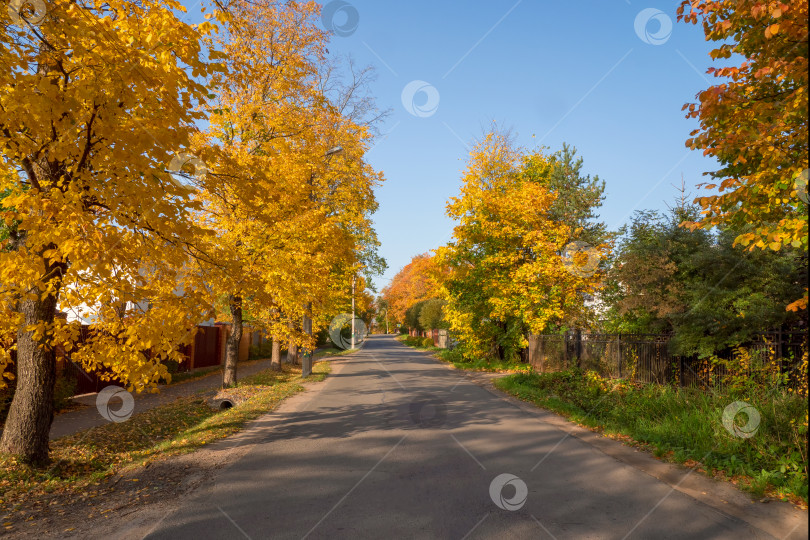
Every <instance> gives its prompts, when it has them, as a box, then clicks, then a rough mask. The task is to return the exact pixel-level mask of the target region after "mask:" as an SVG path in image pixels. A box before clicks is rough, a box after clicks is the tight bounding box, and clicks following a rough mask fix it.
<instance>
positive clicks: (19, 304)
mask: <svg viewBox="0 0 810 540" xmlns="http://www.w3.org/2000/svg"><path fill="white" fill-rule="evenodd" d="M6 4H7V3H4V4H3V9H0V43H2V47H0V77H1V78H2V81H0V86H2V88H3V92H2V93H0V151H2V154H3V159H2V160H0V193H2V194H3V197H2V199H1V200H0V213H2V214H1V215H2V219H3V227H4V229H5V232H4V234H3V237H4V239H3V245H2V250H0V284H1V285H0V341H2V342H3V343H15V345H14V346H13V348H12V350H8V349H6V350H4V351H3V356H2V358H1V359H0V362H2V364H3V366H2V367H5V366H6V365H7V364H8V363H9V362H10V361H11V360H12V358H13V357H14V358H16V366H15V367H16V373H17V381H16V391H15V394H14V399H13V401H12V403H11V407H10V410H9V413H8V418H7V420H6V423H5V428H4V431H3V436H2V440H0V450H2V451H3V452H8V453H11V454H16V455H18V456H20V458H21V459H22V460H23V461H26V462H30V463H43V462H45V461H47V459H48V433H49V429H50V424H51V421H52V418H53V405H52V404H53V390H54V382H55V378H56V373H55V349H56V348H57V347H64V349H65V350H66V351H68V352H69V353H70V354H71V356H72V359H73V361H75V362H78V363H80V364H81V365H83V366H84V367H85V368H89V369H96V368H100V367H102V366H103V367H104V368H105V370H106V373H108V374H111V375H114V376H116V377H117V378H119V379H120V380H123V381H126V382H127V383H128V385H129V387H130V388H131V389H135V390H140V389H143V388H147V387H150V386H151V385H154V384H155V383H156V382H157V381H158V380H159V378H160V377H161V376H163V375H165V374H166V368H165V366H164V365H163V364H161V363H160V361H161V360H164V359H176V360H179V359H180V355H179V354H178V352H177V346H178V344H179V343H181V342H183V341H184V340H188V339H190V334H189V329H190V328H191V327H192V325H193V324H194V323H195V322H196V320H197V319H198V318H199V312H198V310H197V308H198V307H199V306H200V305H201V304H202V302H201V298H200V296H199V293H197V292H195V291H194V290H193V289H192V288H191V287H185V288H183V287H182V286H181V282H182V272H183V268H185V267H187V265H188V262H189V260H190V259H191V257H190V255H191V254H190V252H189V249H188V246H189V244H190V243H191V242H192V240H193V239H194V238H196V237H198V235H199V234H202V231H199V230H198V229H197V228H196V227H195V226H194V224H193V223H192V220H191V219H190V211H191V210H192V209H194V204H193V202H192V201H191V200H190V198H189V192H188V190H187V189H185V188H184V187H182V185H180V184H177V183H175V181H174V180H173V177H172V170H177V169H179V165H178V162H176V161H175V157H176V156H177V154H178V153H182V152H183V151H184V150H185V149H187V148H188V147H189V145H190V139H191V137H192V134H193V133H194V131H195V128H194V124H195V122H197V121H198V120H200V119H202V118H203V115H202V114H201V113H199V112H196V111H200V110H201V107H200V104H201V103H202V102H203V101H205V99H206V96H207V92H206V89H205V87H204V86H203V85H202V84H201V83H200V82H199V81H200V80H202V79H204V78H205V77H208V76H211V75H212V74H213V72H214V68H213V67H212V65H211V64H208V63H206V62H204V61H203V59H202V58H203V54H202V46H201V40H202V38H203V36H204V35H206V34H207V33H208V32H210V31H211V30H212V28H213V26H212V24H211V23H209V22H206V23H203V24H201V25H199V26H197V27H195V26H192V25H189V24H187V23H184V22H183V21H182V20H181V19H180V17H179V15H182V12H183V11H184V8H183V6H182V5H181V4H180V3H179V2H176V1H173V0H161V1H156V0H155V1H153V0H141V1H140V2H129V1H121V0H105V1H103V2H101V1H86V2H69V1H66V0H53V1H50V2H47V3H45V11H44V12H40V11H39V10H31V9H30V6H29V7H25V5H23V7H22V10H23V13H21V14H20V13H15V12H13V11H9V10H7V9H6V7H7V6H6ZM59 312H63V313H65V314H66V315H67V319H66V318H63V317H60V316H57V315H58V313H59ZM79 317H85V318H86V319H89V320H92V321H93V322H94V327H93V328H94V330H93V332H92V333H90V335H89V336H87V339H86V340H85V341H84V342H83V343H79V340H78V337H79V328H80V320H79V319H78V318H79Z"/></svg>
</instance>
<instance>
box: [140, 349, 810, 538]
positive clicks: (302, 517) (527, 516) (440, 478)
mask: <svg viewBox="0 0 810 540" xmlns="http://www.w3.org/2000/svg"><path fill="white" fill-rule="evenodd" d="M303 396H306V397H305V398H301V399H299V400H297V401H296V402H294V403H293V404H292V405H289V406H287V407H286V409H285V408H284V406H283V407H282V409H283V410H280V411H279V412H278V413H277V414H275V415H274V416H273V417H272V418H269V419H268V420H267V421H266V422H260V423H259V424H258V425H257V426H255V427H254V428H252V429H251V430H250V432H249V433H248V437H249V438H250V439H251V440H250V442H251V443H252V446H251V448H250V450H249V451H247V452H246V453H245V454H244V455H242V456H241V458H240V459H239V460H238V461H236V462H235V463H234V464H233V465H232V466H229V467H228V468H226V469H223V470H222V471H221V473H219V474H218V476H217V478H216V481H214V482H213V483H211V484H210V485H209V486H207V487H205V488H202V489H200V490H198V491H197V492H195V493H194V495H193V496H190V497H188V498H187V499H185V500H184V501H182V503H181V505H180V507H179V509H177V510H175V511H173V512H172V513H170V514H169V515H167V516H166V517H165V518H164V519H163V520H162V521H160V522H159V524H157V526H156V527H155V529H153V531H152V533H151V534H150V535H149V536H148V538H154V539H158V538H166V539H194V540H201V539H207V538H228V539H232V538H254V539H258V538H386V539H389V538H452V539H461V538H558V539H564V538H576V539H579V538H656V539H658V538H729V539H731V538H733V539H740V538H773V537H774V536H772V535H770V534H768V533H766V532H765V531H763V530H762V529H760V528H757V527H755V526H753V525H752V524H751V523H749V522H748V521H746V520H743V519H740V518H739V517H734V516H733V515H731V514H729V513H726V512H723V511H722V509H721V508H722V505H718V504H706V502H705V500H704V501H701V500H699V498H694V497H691V496H689V495H687V494H685V493H683V492H682V491H680V490H678V489H675V488H674V487H673V483H672V482H670V483H667V482H665V481H662V480H660V479H657V478H655V477H654V476H652V475H650V474H648V473H647V472H643V471H642V470H641V469H640V468H639V467H636V466H633V465H632V463H628V462H626V461H622V460H619V459H616V457H613V456H611V455H609V454H608V453H605V452H603V451H602V450H600V449H599V448H598V447H597V446H594V445H593V444H589V443H588V442H586V440H583V439H581V438H578V437H576V436H571V435H570V433H569V432H567V431H566V430H564V429H562V428H561V426H560V423H559V422H557V423H552V422H549V421H544V420H543V418H544V417H543V414H546V415H547V413H543V414H533V413H532V412H531V411H527V410H526V409H525V408H523V407H519V406H516V405H515V404H513V403H511V402H510V401H509V400H506V399H504V398H503V397H501V396H498V395H496V394H495V393H493V392H491V391H489V390H487V389H485V388H483V387H481V386H479V385H477V384H474V383H473V382H471V381H470V380H469V379H467V378H465V377H464V375H463V374H462V373H460V372H457V371H453V370H450V369H448V368H447V367H446V366H444V365H441V364H439V363H437V362H436V361H434V360H432V359H430V358H428V357H427V356H426V355H424V354H422V353H419V352H416V351H413V350H412V349H408V348H406V347H404V346H403V345H400V344H399V343H397V342H395V341H394V340H393V339H392V338H390V337H387V336H374V337H372V338H370V339H369V340H368V342H367V344H366V346H365V347H364V349H363V350H362V351H360V352H359V353H356V354H354V355H351V356H349V357H345V358H344V359H341V360H339V361H337V362H335V366H334V370H333V375H331V376H330V377H329V378H328V379H327V381H326V382H325V383H322V384H321V385H319V386H316V387H314V388H313V390H311V391H310V392H307V393H306V394H303ZM610 444H617V443H613V442H612V441H610ZM644 459H649V458H647V457H645V458H644ZM662 466H663V465H662ZM665 466H666V467H671V466H670V465H665ZM504 474H506V475H511V476H501V475H504ZM694 476H699V475H694ZM499 481H500V482H499ZM701 481H705V482H710V480H707V479H706V480H701ZM679 482H680V480H679ZM499 488H500V489H499ZM751 504H754V503H751ZM760 506H766V505H760ZM804 519H805V523H806V517H805V518H804ZM805 528H806V525H805ZM797 534H798V535H801V536H796V535H797ZM806 534H807V533H806V530H797V531H794V533H793V535H794V536H796V537H802V536H804V537H806Z"/></svg>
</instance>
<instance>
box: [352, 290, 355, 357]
mask: <svg viewBox="0 0 810 540" xmlns="http://www.w3.org/2000/svg"><path fill="white" fill-rule="evenodd" d="M354 282H355V277H354V276H352V349H354V332H355V329H354Z"/></svg>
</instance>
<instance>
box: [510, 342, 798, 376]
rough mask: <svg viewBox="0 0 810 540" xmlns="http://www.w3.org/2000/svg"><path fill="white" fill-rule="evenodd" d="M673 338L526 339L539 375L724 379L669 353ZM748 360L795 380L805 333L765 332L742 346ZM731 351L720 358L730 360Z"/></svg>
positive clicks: (719, 370)
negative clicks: (772, 363)
mask: <svg viewBox="0 0 810 540" xmlns="http://www.w3.org/2000/svg"><path fill="white" fill-rule="evenodd" d="M670 340H671V336H669V335H661V334H590V333H580V332H569V333H566V334H543V335H530V336H529V340H528V341H529V346H528V348H527V355H526V356H527V360H528V362H529V363H530V364H532V366H533V367H534V368H535V370H537V371H539V372H553V371H562V370H565V369H569V368H573V367H579V368H581V369H587V370H592V371H596V372H598V373H600V374H601V375H603V376H606V377H617V378H633V379H634V380H636V381H639V382H646V383H658V384H669V383H673V382H677V383H679V384H680V385H681V386H689V385H697V386H708V385H710V384H712V378H711V374H712V373H713V375H714V376H715V377H719V378H722V376H723V375H724V374H725V372H724V368H723V366H715V367H714V368H713V371H712V372H711V373H710V372H709V370H707V369H706V366H707V362H706V360H705V359H701V358H698V357H697V356H690V357H685V356H678V355H674V354H672V353H671V351H670ZM746 347H747V348H748V350H749V351H750V352H751V356H752V359H753V360H754V362H756V361H765V360H767V359H770V358H776V359H777V360H778V361H779V362H778V366H779V371H780V373H785V374H787V378H788V380H789V381H791V380H796V379H797V378H798V377H799V376H800V374H799V373H798V372H797V370H798V369H799V366H800V364H801V360H802V356H803V354H804V353H805V352H806V351H807V332H769V333H765V334H761V335H759V336H757V338H756V339H755V340H753V341H752V342H750V343H748V344H746ZM732 354H733V351H731V350H728V351H724V352H722V353H721V354H718V357H720V358H726V359H728V358H730V357H731V355H732Z"/></svg>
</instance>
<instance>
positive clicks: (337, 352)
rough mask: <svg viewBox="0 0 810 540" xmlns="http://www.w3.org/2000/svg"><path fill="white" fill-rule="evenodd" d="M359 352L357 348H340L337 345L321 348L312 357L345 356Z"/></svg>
mask: <svg viewBox="0 0 810 540" xmlns="http://www.w3.org/2000/svg"><path fill="white" fill-rule="evenodd" d="M353 352H357V349H354V350H352V349H338V348H337V347H329V348H326V349H321V350H319V351H318V352H317V353H315V355H314V356H313V357H312V358H313V359H318V358H324V357H325V356H343V355H344V354H351V353H353Z"/></svg>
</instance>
